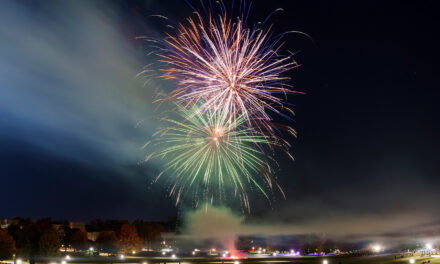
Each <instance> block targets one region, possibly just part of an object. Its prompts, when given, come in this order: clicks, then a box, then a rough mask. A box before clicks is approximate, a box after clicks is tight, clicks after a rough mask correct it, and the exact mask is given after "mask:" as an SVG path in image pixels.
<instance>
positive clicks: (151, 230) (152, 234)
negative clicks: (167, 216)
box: [133, 220, 164, 244]
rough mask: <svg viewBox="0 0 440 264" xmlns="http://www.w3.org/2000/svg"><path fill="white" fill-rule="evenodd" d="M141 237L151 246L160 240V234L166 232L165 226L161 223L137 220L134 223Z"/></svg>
mask: <svg viewBox="0 0 440 264" xmlns="http://www.w3.org/2000/svg"><path fill="white" fill-rule="evenodd" d="M133 225H134V226H135V227H136V231H137V233H138V235H139V237H140V238H141V239H142V240H143V241H144V242H147V243H149V244H151V243H152V242H154V241H157V240H159V238H160V233H162V232H163V230H164V225H163V223H161V222H144V221H143V220H136V221H134V222H133Z"/></svg>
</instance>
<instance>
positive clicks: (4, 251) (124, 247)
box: [0, 218, 176, 262]
mask: <svg viewBox="0 0 440 264" xmlns="http://www.w3.org/2000/svg"><path fill="white" fill-rule="evenodd" d="M175 226H176V221H175V220H174V219H169V221H168V222H148V221H143V220H135V221H133V222H131V223H130V222H129V221H127V220H105V221H103V220H100V219H96V220H93V221H91V222H89V223H88V224H87V225H86V226H85V228H86V231H87V232H97V233H98V236H97V238H96V241H90V240H89V239H88V236H87V232H85V231H84V230H81V229H79V228H71V227H70V225H69V222H67V221H61V222H60V221H52V220H51V219H50V218H45V219H40V220H36V221H32V220H30V219H29V218H27V219H21V218H15V219H14V221H13V224H11V225H9V227H8V228H7V229H0V260H4V259H11V258H12V257H13V256H14V255H15V256H16V257H20V258H23V259H29V260H30V261H31V262H33V259H34V258H36V257H40V256H44V257H53V256H59V255H60V254H61V252H62V250H63V249H64V250H67V249H68V248H69V249H73V250H74V251H76V252H82V251H85V250H87V249H88V248H89V247H93V248H94V249H96V250H97V251H100V252H107V253H118V252H119V253H129V252H132V251H138V250H140V249H141V248H142V247H145V246H146V247H151V246H153V245H154V244H155V243H157V242H158V241H159V240H160V234H161V233H162V232H164V231H173V230H174V228H175Z"/></svg>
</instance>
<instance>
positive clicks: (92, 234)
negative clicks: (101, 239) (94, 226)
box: [87, 232, 100, 242]
mask: <svg viewBox="0 0 440 264" xmlns="http://www.w3.org/2000/svg"><path fill="white" fill-rule="evenodd" d="M99 233H100V232H87V239H88V240H90V241H93V242H95V241H96V239H98V236H99Z"/></svg>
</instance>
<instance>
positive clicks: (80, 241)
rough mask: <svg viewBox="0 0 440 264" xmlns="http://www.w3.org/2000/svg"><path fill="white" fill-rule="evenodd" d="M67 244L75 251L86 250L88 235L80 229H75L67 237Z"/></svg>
mask: <svg viewBox="0 0 440 264" xmlns="http://www.w3.org/2000/svg"><path fill="white" fill-rule="evenodd" d="M66 242H67V244H69V245H71V246H72V247H73V248H74V249H75V250H77V249H79V250H84V249H86V248H87V242H88V239H87V233H86V232H84V231H81V230H80V229H78V228H74V229H72V230H70V231H69V233H68V234H67V235H66Z"/></svg>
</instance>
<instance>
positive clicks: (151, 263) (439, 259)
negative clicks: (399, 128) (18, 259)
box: [23, 254, 440, 264]
mask: <svg viewBox="0 0 440 264" xmlns="http://www.w3.org/2000/svg"><path fill="white" fill-rule="evenodd" d="M411 259H414V263H416V264H422V263H425V264H440V256H431V257H421V256H413V257H405V258H400V257H399V258H397V259H396V258H395V255H393V254H387V255H373V256H361V257H354V256H325V257H294V258H292V257H278V258H277V257H266V258H243V259H237V260H233V259H220V258H176V259H171V258H137V257H127V258H125V259H123V260H122V259H118V258H107V257H90V258H73V259H71V260H69V261H67V262H66V263H62V259H44V260H43V259H41V260H39V261H37V262H36V263H37V264H43V263H49V264H92V263H102V264H105V263H108V264H122V263H127V264H129V263H130V264H193V263H196V264H272V263H273V264H283V263H286V264H290V263H292V264H296V263H298V264H325V261H327V264H354V263H360V264H370V263H371V264H373V263H374V264H388V263H390V264H391V263H393V264H411V262H410V261H411ZM23 264H27V262H25V261H23Z"/></svg>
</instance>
